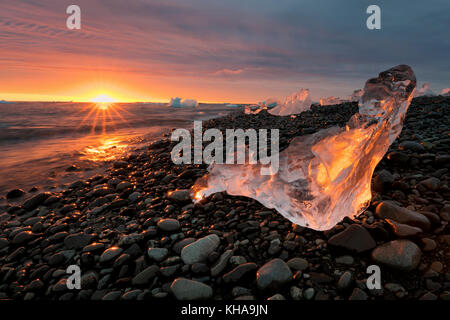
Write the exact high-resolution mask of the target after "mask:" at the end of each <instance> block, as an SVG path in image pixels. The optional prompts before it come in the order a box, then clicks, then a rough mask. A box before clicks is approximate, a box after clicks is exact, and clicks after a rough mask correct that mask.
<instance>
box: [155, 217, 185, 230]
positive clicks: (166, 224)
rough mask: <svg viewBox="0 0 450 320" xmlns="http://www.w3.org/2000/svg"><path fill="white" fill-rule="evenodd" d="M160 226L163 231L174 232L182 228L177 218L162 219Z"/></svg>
mask: <svg viewBox="0 0 450 320" xmlns="http://www.w3.org/2000/svg"><path fill="white" fill-rule="evenodd" d="M157 226H158V228H159V229H161V230H162V231H166V232H173V231H177V230H179V229H180V228H181V226H180V222H179V221H178V220H176V219H161V220H159V221H158V224H157Z"/></svg>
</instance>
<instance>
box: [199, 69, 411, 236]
mask: <svg viewBox="0 0 450 320" xmlns="http://www.w3.org/2000/svg"><path fill="white" fill-rule="evenodd" d="M415 88H416V77H415V75H414V72H413V70H412V69H411V68H410V67H409V66H406V65H399V66H396V67H394V68H391V69H389V70H387V71H384V72H382V73H380V74H379V76H378V78H373V79H369V80H368V81H367V82H366V85H365V88H364V95H363V96H362V97H361V100H360V102H359V113H357V114H355V115H353V116H352V117H351V118H350V120H349V121H348V123H347V125H346V126H345V128H341V127H332V128H328V129H323V130H320V131H318V132H316V133H314V134H311V135H304V136H299V137H296V138H295V139H293V140H292V142H291V144H290V145H289V147H288V148H286V149H285V150H283V151H282V152H281V153H280V154H279V160H280V161H279V170H278V172H277V173H276V174H272V175H262V174H261V171H260V168H261V166H263V165H262V164H248V163H246V164H238V165H236V164H213V165H211V166H210V167H209V169H208V170H209V173H208V174H206V175H205V176H204V177H202V178H200V179H199V180H197V181H196V183H195V185H194V186H193V187H192V189H191V195H192V197H193V198H195V199H197V201H198V199H202V198H204V197H207V196H209V195H211V194H213V193H215V192H222V191H226V192H227V193H228V194H230V195H239V196H246V197H250V198H253V199H256V200H257V201H259V202H260V203H261V204H263V205H264V206H266V207H267V208H274V209H275V210H277V211H278V212H279V213H280V214H282V215H283V216H284V217H285V218H287V219H289V220H290V221H292V222H293V223H296V224H298V225H302V226H307V227H310V228H313V229H316V230H328V229H330V228H332V227H333V226H334V225H336V224H337V223H338V222H340V221H341V220H342V219H343V218H344V217H346V216H349V217H353V216H355V215H358V214H360V213H361V212H362V211H363V210H364V209H365V208H366V206H367V205H368V203H369V201H370V199H371V189H370V182H371V178H372V174H373V171H374V169H375V167H376V166H377V164H378V162H379V161H380V160H381V159H382V158H383V156H384V155H385V153H386V151H387V150H388V148H389V145H390V144H391V143H392V142H393V141H394V140H395V139H396V138H397V136H398V135H399V134H400V132H401V130H402V126H403V120H404V118H405V116H406V112H407V110H408V107H409V104H410V102H411V99H412V97H413V95H414V91H415ZM259 163H267V162H264V161H260V162H259Z"/></svg>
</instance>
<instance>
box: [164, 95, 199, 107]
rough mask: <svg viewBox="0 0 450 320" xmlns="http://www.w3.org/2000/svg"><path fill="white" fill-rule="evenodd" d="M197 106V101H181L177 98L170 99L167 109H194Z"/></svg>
mask: <svg viewBox="0 0 450 320" xmlns="http://www.w3.org/2000/svg"><path fill="white" fill-rule="evenodd" d="M197 106H198V102H197V100H193V99H184V100H183V101H182V100H181V98H179V97H176V98H171V99H170V103H169V107H176V108H183V107H191V108H195V107H197Z"/></svg>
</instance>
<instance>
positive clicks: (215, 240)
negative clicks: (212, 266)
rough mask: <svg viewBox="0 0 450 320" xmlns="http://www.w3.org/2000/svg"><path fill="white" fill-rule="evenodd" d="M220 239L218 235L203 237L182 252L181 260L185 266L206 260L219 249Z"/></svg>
mask: <svg viewBox="0 0 450 320" xmlns="http://www.w3.org/2000/svg"><path fill="white" fill-rule="evenodd" d="M219 244H220V239H219V237H218V236H217V235H216V234H210V235H208V236H206V237H203V238H201V239H199V240H197V241H195V242H193V243H191V244H189V245H187V246H185V247H184V248H183V249H182V250H181V259H182V260H183V262H184V263H185V264H194V263H196V262H202V261H204V260H206V259H207V258H208V256H209V254H210V253H211V252H213V251H214V250H216V249H217V247H218V246H219Z"/></svg>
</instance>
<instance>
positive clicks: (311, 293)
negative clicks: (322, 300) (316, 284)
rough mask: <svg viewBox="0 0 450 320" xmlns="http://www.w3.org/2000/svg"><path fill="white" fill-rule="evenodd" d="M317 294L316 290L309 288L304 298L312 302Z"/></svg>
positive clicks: (304, 293)
mask: <svg viewBox="0 0 450 320" xmlns="http://www.w3.org/2000/svg"><path fill="white" fill-rule="evenodd" d="M315 293H316V291H315V290H314V288H308V289H306V290H305V291H304V292H303V297H304V298H305V299H306V300H311V299H312V298H313V297H314V294H315Z"/></svg>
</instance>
